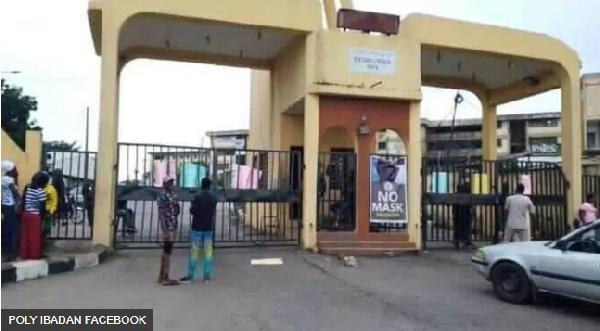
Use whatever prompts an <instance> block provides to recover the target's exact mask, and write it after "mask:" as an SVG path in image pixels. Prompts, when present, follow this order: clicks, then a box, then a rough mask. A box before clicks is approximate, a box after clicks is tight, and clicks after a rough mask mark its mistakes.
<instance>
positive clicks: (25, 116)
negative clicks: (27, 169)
mask: <svg viewBox="0 0 600 331" xmlns="http://www.w3.org/2000/svg"><path fill="white" fill-rule="evenodd" d="M1 84H2V129H3V130H4V131H5V132H6V133H7V134H8V135H9V136H10V137H11V138H12V139H13V140H14V141H15V143H16V144H17V145H18V146H19V147H21V149H25V131H27V130H28V129H40V127H39V126H37V123H36V122H35V121H31V120H30V119H29V117H30V115H31V112H33V111H36V110H37V109H38V102H37V100H36V98H35V97H32V96H29V95H25V94H23V89H22V88H20V87H18V86H14V85H8V84H6V83H5V81H4V79H2V82H1Z"/></svg>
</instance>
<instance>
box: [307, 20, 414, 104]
mask: <svg viewBox="0 0 600 331" xmlns="http://www.w3.org/2000/svg"><path fill="white" fill-rule="evenodd" d="M317 46H318V54H317V59H318V61H317V67H316V72H315V81H311V82H308V83H309V84H311V85H313V89H316V90H318V91H321V92H334V93H337V92H339V93H344V94H354V95H356V96H364V97H384V98H386V97H387V98H406V99H420V91H421V72H420V63H421V48H420V44H418V43H417V42H415V41H414V40H411V39H409V38H402V37H400V36H389V37H387V36H374V35H365V34H360V33H344V32H341V31H336V30H331V31H320V32H319V33H318V35H317ZM353 49H354V50H367V51H387V52H392V53H394V54H395V63H394V64H395V71H394V72H393V73H391V74H390V75H387V74H373V73H359V72H355V71H353V70H352V68H354V66H352V65H351V64H352V56H351V55H352V54H351V53H350V52H351V50H353Z"/></svg>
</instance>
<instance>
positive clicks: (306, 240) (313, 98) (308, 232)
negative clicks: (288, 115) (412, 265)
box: [302, 94, 319, 249]
mask: <svg viewBox="0 0 600 331" xmlns="http://www.w3.org/2000/svg"><path fill="white" fill-rule="evenodd" d="M318 163H319V96H318V95H315V94H306V96H305V99H304V179H303V181H304V187H303V190H304V192H303V194H302V196H303V199H302V202H303V206H302V208H303V213H302V219H303V222H302V225H303V226H302V248H304V249H315V248H316V247H317V182H318V177H319V176H318V166H319V165H318Z"/></svg>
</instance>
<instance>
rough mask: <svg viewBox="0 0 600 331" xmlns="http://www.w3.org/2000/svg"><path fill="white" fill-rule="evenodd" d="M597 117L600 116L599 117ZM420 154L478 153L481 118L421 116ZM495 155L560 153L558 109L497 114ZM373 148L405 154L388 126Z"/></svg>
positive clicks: (472, 155) (480, 149)
mask: <svg viewBox="0 0 600 331" xmlns="http://www.w3.org/2000/svg"><path fill="white" fill-rule="evenodd" d="M599 119H600V117H599ZM421 123H422V126H421V137H422V141H423V145H422V150H423V154H424V155H426V156H428V157H438V156H440V157H479V156H481V153H482V144H481V136H482V133H481V129H482V127H481V119H457V120H455V121H454V125H453V123H452V121H451V120H442V121H433V120H428V119H422V121H421ZM497 130H498V132H497V136H498V141H497V144H498V156H499V157H502V156H508V155H514V154H523V153H533V154H546V155H558V154H560V113H558V112H557V113H537V114H518V115H498V126H497ZM376 139H377V151H378V153H386V154H405V153H406V151H405V149H404V147H403V144H402V141H401V139H400V137H399V136H398V135H397V134H396V132H394V131H392V130H385V131H381V132H378V133H377V136H376Z"/></svg>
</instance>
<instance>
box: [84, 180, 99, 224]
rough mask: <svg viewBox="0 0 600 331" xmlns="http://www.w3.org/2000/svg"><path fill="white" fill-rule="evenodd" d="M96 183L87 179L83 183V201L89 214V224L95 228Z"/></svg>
mask: <svg viewBox="0 0 600 331" xmlns="http://www.w3.org/2000/svg"><path fill="white" fill-rule="evenodd" d="M95 193H96V192H95V189H94V183H93V182H92V181H91V180H86V181H85V183H84V184H83V203H84V207H85V211H86V214H87V219H88V225H89V226H90V229H93V228H94V198H95V196H96V194H95Z"/></svg>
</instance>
